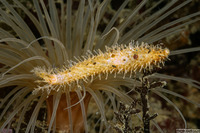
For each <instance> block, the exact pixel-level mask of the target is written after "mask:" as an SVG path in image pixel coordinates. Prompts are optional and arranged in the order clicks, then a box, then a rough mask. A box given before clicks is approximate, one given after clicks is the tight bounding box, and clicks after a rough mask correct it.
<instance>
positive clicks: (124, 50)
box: [33, 42, 170, 93]
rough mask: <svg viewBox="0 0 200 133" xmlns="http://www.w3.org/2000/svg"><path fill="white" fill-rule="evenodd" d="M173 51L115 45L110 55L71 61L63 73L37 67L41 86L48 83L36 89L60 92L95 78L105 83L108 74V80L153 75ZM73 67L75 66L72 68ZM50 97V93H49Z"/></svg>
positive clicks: (145, 45) (34, 70) (105, 54)
mask: <svg viewBox="0 0 200 133" xmlns="http://www.w3.org/2000/svg"><path fill="white" fill-rule="evenodd" d="M169 53H170V51H169V49H167V48H162V47H161V46H159V45H156V46H153V45H149V44H147V43H143V42H142V43H141V44H139V43H138V42H136V43H134V42H130V43H129V45H128V46H126V45H115V46H112V47H106V52H105V53H103V52H102V51H100V50H98V52H97V51H94V54H93V53H92V52H91V51H88V53H87V57H85V56H82V58H80V57H78V58H76V57H75V59H76V60H77V61H78V62H74V61H69V62H70V63H71V66H67V67H66V66H65V67H64V68H63V69H61V70H58V69H55V70H51V69H49V70H46V69H45V68H39V67H36V68H34V69H33V72H34V73H35V75H36V76H38V77H40V78H41V79H42V80H40V81H38V82H44V83H46V85H44V86H43V87H38V88H35V91H39V90H41V89H44V88H49V89H50V90H49V91H51V90H56V91H58V90H57V88H59V87H52V86H59V85H65V84H67V85H68V86H71V85H72V84H74V83H76V84H79V82H80V81H81V80H82V81H84V82H90V81H93V78H94V77H95V76H98V77H99V79H101V75H102V74H104V75H105V77H106V79H107V77H108V75H109V74H112V73H114V75H115V76H116V74H120V73H123V74H124V77H125V75H126V74H127V73H130V77H131V75H132V73H133V72H134V73H136V72H141V71H142V70H143V69H144V70H147V71H151V70H152V69H153V68H155V67H160V64H162V65H164V61H165V60H166V59H168V55H169ZM72 64H73V65H72ZM49 93H50V92H49Z"/></svg>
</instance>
